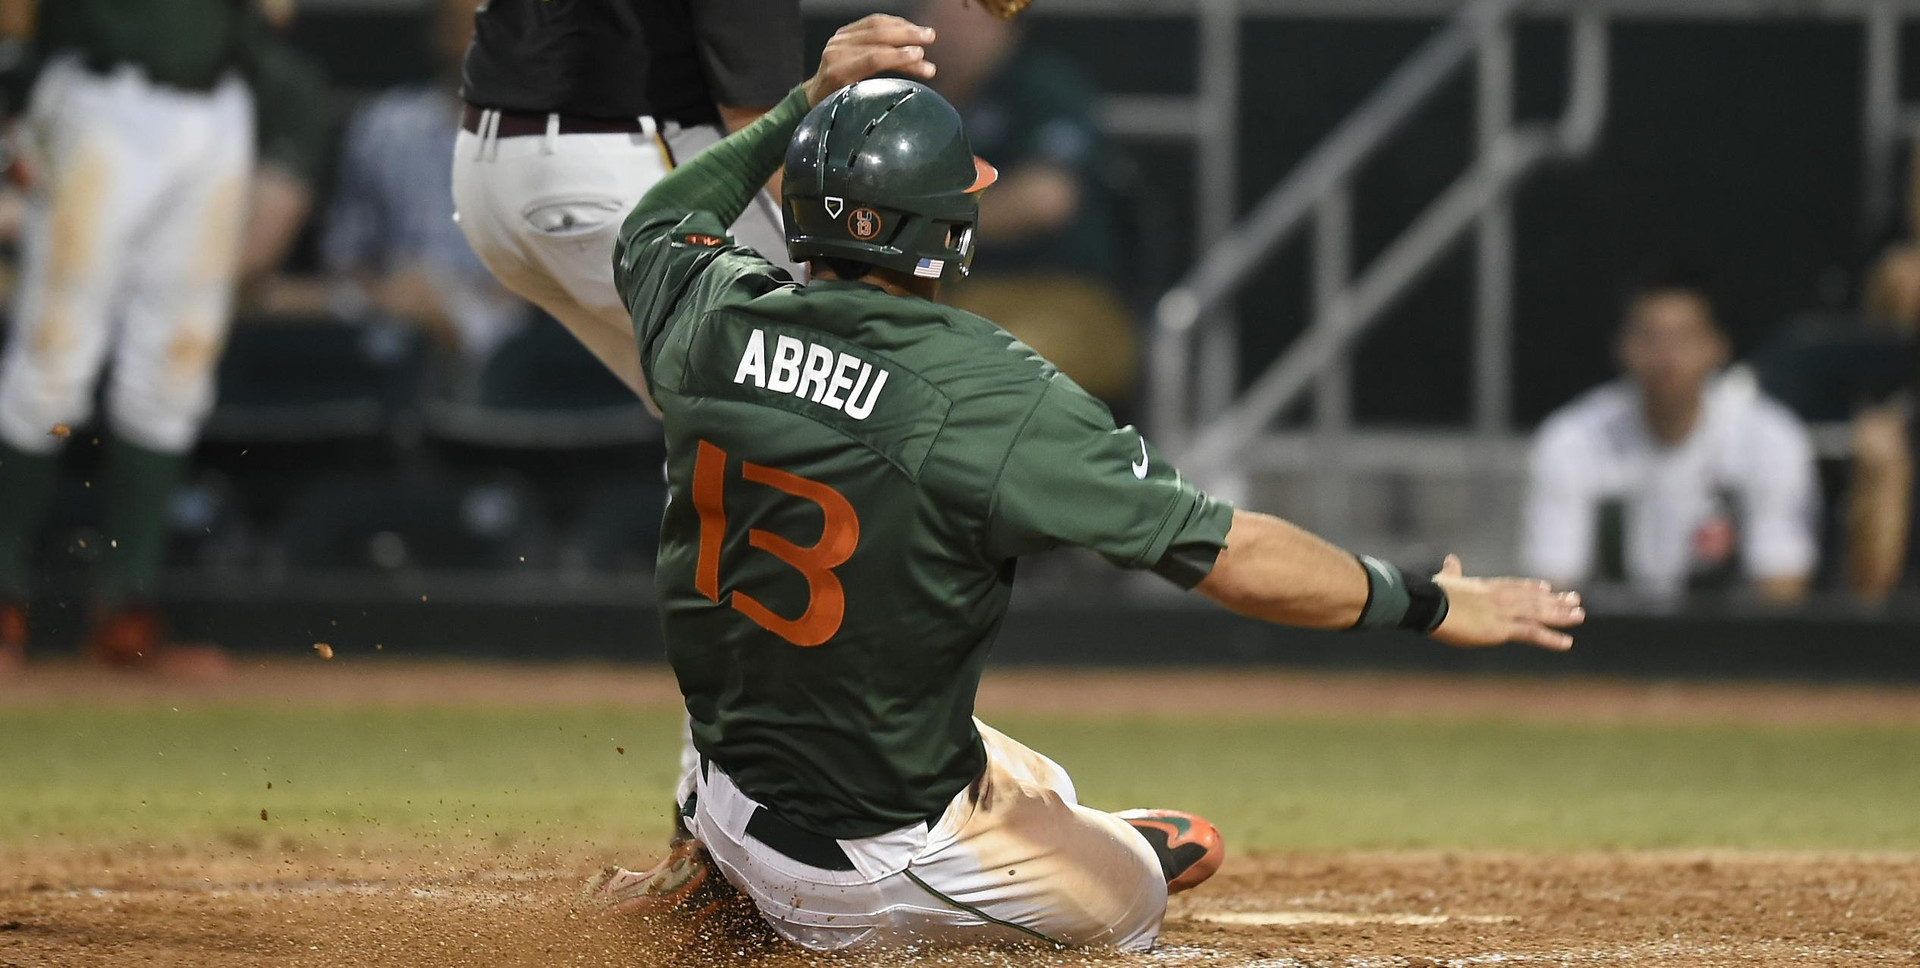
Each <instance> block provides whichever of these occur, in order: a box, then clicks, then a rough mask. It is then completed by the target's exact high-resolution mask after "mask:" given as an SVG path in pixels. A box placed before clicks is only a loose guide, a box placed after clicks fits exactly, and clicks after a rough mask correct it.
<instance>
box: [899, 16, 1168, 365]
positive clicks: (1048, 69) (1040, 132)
mask: <svg viewBox="0 0 1920 968" xmlns="http://www.w3.org/2000/svg"><path fill="white" fill-rule="evenodd" d="M913 19H915V20H917V21H918V22H919V23H923V24H925V25H927V26H929V27H932V28H933V29H934V30H935V31H937V32H938V36H939V39H938V40H937V41H936V44H937V50H936V52H935V58H936V60H937V61H938V63H939V65H940V72H939V73H938V74H936V75H935V76H934V79H933V82H932V83H933V86H934V87H935V88H936V89H937V90H939V92H940V93H941V94H942V95H944V96H945V97H946V98H947V100H949V101H951V102H953V106H954V107H956V108H958V109H959V111H960V113H961V116H962V117H963V118H965V120H966V124H967V135H968V137H969V138H970V139H972V141H973V149H974V151H975V153H977V154H979V155H980V157H982V158H985V159H986V160H987V161H989V162H991V163H992V164H993V165H994V166H995V167H996V168H998V169H1000V181H999V182H998V183H997V184H995V185H994V187H993V190H992V191H989V192H987V193H985V195H983V196H982V197H981V200H980V232H981V235H982V237H984V238H987V239H989V240H991V244H988V245H983V246H981V247H980V252H981V254H980V256H979V257H978V258H977V259H976V261H975V262H974V265H973V275H972V277H971V278H970V279H969V280H968V281H967V282H966V283H965V284H963V285H956V286H952V287H950V288H949V290H948V292H947V295H946V301H948V302H951V303H953V304H954V305H956V306H959V307H960V308H962V309H967V310H970V311H972V312H976V313H979V314H980V315H982V316H986V317H987V318H989V319H992V320H994V321H996V322H998V323H999V324H1000V325H1001V326H1004V327H1005V328H1006V329H1007V331H1008V332H1011V333H1013V334H1014V335H1015V336H1017V337H1019V338H1020V339H1021V340H1022V341H1023V342H1025V343H1026V344H1027V345H1029V346H1031V347H1033V348H1034V350H1036V351H1038V352H1039V353H1040V355H1042V356H1044V357H1046V358H1047V359H1048V360H1049V361H1051V362H1052V363H1053V364H1054V365H1056V366H1058V367H1059V368H1060V369H1061V371H1062V372H1064V373H1066V374H1067V375H1068V376H1070V377H1072V378H1073V379H1074V381H1075V382H1077V383H1079V384H1080V385H1081V386H1083V387H1085V388H1086V389H1087V390H1088V391H1089V392H1091V393H1093V394H1094V395H1095V396H1098V397H1100V398H1102V399H1104V400H1108V401H1110V402H1111V401H1117V400H1120V399H1122V398H1124V397H1125V396H1126V395H1127V394H1128V393H1129V392H1130V391H1131V390H1132V388H1133V385H1134V381H1135V377H1136V370H1137V367H1138V352H1139V350H1138V337H1137V334H1136V332H1135V329H1134V324H1133V320H1132V318H1131V314H1130V313H1129V312H1128V311H1127V308H1126V306H1125V304H1124V303H1123V302H1122V301H1121V300H1120V298H1119V296H1118V295H1117V294H1116V293H1115V291H1114V286H1113V280H1114V279H1115V277H1116V276H1117V275H1118V273H1119V272H1120V271H1121V270H1120V266H1119V263H1120V253H1118V252H1117V251H1116V245H1115V241H1114V240H1115V238H1116V221H1117V219H1116V216H1115V213H1114V210H1113V204H1112V200H1111V198H1110V196H1109V193H1108V192H1107V191H1106V190H1105V187H1104V185H1103V183H1102V181H1101V177H1100V165H1101V163H1102V162H1103V161H1104V159H1105V151H1106V139H1105V137H1104V135H1103V134H1102V133H1101V131H1100V128H1099V126H1098V124H1097V123H1096V122H1095V119H1094V112H1095V108H1096V98H1097V95H1096V92H1095V91H1094V88H1093V86H1092V85H1091V84H1090V83H1088V82H1087V80H1086V79H1085V78H1084V77H1083V76H1081V74H1080V72H1079V71H1078V70H1076V69H1075V68H1074V67H1073V65H1072V64H1070V63H1068V62H1067V61H1066V60H1064V59H1062V58H1060V57H1057V56H1055V55H1053V54H1050V53H1047V52H1045V51H1043V50H1039V49H1037V48H1034V47H1031V46H1027V45H1025V44H1023V42H1022V36H1021V33H1022V29H1023V28H1022V26H1021V25H1020V22H1019V21H1014V22H1007V21H1002V20H997V19H995V18H993V17H991V16H989V15H987V13H986V12H985V11H984V10H981V9H979V8H977V7H973V6H970V5H967V4H961V3H956V2H953V0H927V2H924V3H922V4H921V5H920V6H919V8H918V9H917V10H916V12H915V13H914V15H913Z"/></svg>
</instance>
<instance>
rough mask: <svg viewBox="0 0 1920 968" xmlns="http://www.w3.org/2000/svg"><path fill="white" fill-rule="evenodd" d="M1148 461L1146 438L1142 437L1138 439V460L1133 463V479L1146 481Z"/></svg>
mask: <svg viewBox="0 0 1920 968" xmlns="http://www.w3.org/2000/svg"><path fill="white" fill-rule="evenodd" d="M1148 461H1149V458H1148V457H1147V438H1145V437H1142V438H1140V459H1139V460H1138V461H1135V462H1134V465H1133V476H1134V477H1136V478H1138V479H1140V480H1143V481H1144V480H1146V479H1147V463H1148Z"/></svg>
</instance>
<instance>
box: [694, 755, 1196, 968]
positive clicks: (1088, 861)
mask: <svg viewBox="0 0 1920 968" xmlns="http://www.w3.org/2000/svg"><path fill="white" fill-rule="evenodd" d="M979 729H980V735H981V737H982V739H984V740H985V743H986V750H987V768H986V772H985V774H984V775H983V776H982V777H981V779H980V781H979V782H978V783H976V784H974V785H973V786H972V787H970V788H969V789H967V790H964V791H962V792H961V793H960V794H959V795H958V796H956V797H955V798H954V799H953V802H952V803H950V804H949V805H948V806H947V809H946V812H945V813H944V814H942V815H941V817H940V820H939V822H938V823H936V824H934V825H933V826H932V827H931V828H929V827H928V826H927V825H926V824H924V823H917V824H911V825H909V826H907V827H903V828H900V829H899V830H895V831H891V832H889V833H885V834H881V835H879V836H877V837H868V838H864V839H861V840H842V841H839V845H840V848H841V849H842V850H843V851H845V853H846V855H847V858H848V859H849V860H850V861H852V863H853V865H854V867H855V869H854V870H852V871H833V870H826V869H823V868H819V867H813V866H810V865H808V864H805V863H802V862H800V861H797V860H794V859H792V858H791V857H788V856H786V855H785V854H782V853H781V852H780V851H777V850H775V849H773V848H772V847H769V846H768V845H766V844H765V843H763V842H761V841H760V840H758V839H756V838H755V837H754V836H753V835H751V834H749V833H747V827H748V823H749V821H750V820H751V818H752V816H753V813H754V810H755V809H756V808H757V807H758V806H759V804H756V803H754V802H753V801H752V800H751V799H749V798H748V797H747V796H746V795H745V794H744V793H741V792H740V790H739V788H737V787H735V786H734V785H733V783H732V781H731V780H729V779H728V777H727V775H726V773H725V771H723V770H721V769H719V768H718V766H716V765H711V764H710V765H709V766H708V767H707V768H706V769H705V770H704V771H702V770H699V769H696V770H695V771H694V776H693V778H692V779H693V784H694V785H695V787H696V788H697V790H698V798H697V800H696V801H695V811H694V817H693V820H692V823H691V826H692V828H693V831H694V834H695V835H696V836H698V837H699V838H700V839H701V840H702V841H703V842H705V844H706V845H707V849H708V850H709V851H711V852H712V854H713V857H714V860H715V861H716V862H718V864H719V865H720V869H721V871H722V872H723V873H725V874H726V876H727V880H728V881H729V882H731V883H732V884H733V885H734V886H736V887H738V888H740V889H741V890H743V891H745V892H746V893H747V894H748V895H749V896H750V897H752V898H753V901H754V903H755V904H756V905H757V906H758V907H759V909H760V914H761V916H762V917H763V918H764V919H765V920H766V921H767V923H768V924H770V925H772V926H773V929H774V930H775V931H777V932H779V934H780V935H781V936H782V937H784V938H786V939H787V940H789V941H792V942H794V943H796V944H799V945H801V946H803V947H806V948H811V949H814V950H820V951H831V950H842V949H849V948H863V949H864V948H868V947H881V946H897V945H906V944H981V943H1006V942H1022V941H1025V942H1052V943H1055V944H1061V945H1076V946H1077V945H1096V944H1099V945H1114V946H1116V947H1119V948H1121V949H1123V950H1130V951H1143V950H1146V949H1148V948H1151V947H1152V946H1153V942H1154V938H1155V937H1156V936H1158V935H1159V933H1160V923H1161V920H1162V919H1163V918H1164V917H1165V916H1166V911H1167V886H1166V882H1165V881H1164V880H1163V879H1162V875H1161V872H1160V864H1159V861H1158V860H1156V859H1155V857H1154V853H1153V850H1152V848H1151V847H1149V846H1148V845H1147V842H1146V840H1145V838H1143V837H1141V836H1140V835H1139V834H1138V833H1136V832H1134V830H1133V828H1131V827H1129V826H1127V824H1126V823H1125V822H1124V821H1122V820H1120V819H1119V818H1118V817H1115V816H1114V815H1112V814H1109V813H1102V812H1100V811H1098V810H1091V809H1088V808H1086V807H1082V806H1080V805H1079V804H1078V802H1077V800H1076V799H1075V796H1074V789H1073V781H1072V780H1071V779H1070V778H1068V776H1067V773H1066V771H1065V770H1062V769H1061V768H1060V766H1059V764H1057V763H1055V762H1053V761H1052V760H1050V759H1048V758H1046V757H1045V756H1042V755H1040V754H1039V753H1036V752H1034V751H1033V750H1030V749H1028V748H1027V747H1025V746H1022V745H1020V744H1019V743H1017V742H1015V741H1013V740H1012V739H1009V738H1008V737H1007V736H1006V735H1004V734H1002V733H1000V732H998V731H996V730H994V729H992V728H990V727H988V726H986V725H985V724H979Z"/></svg>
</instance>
